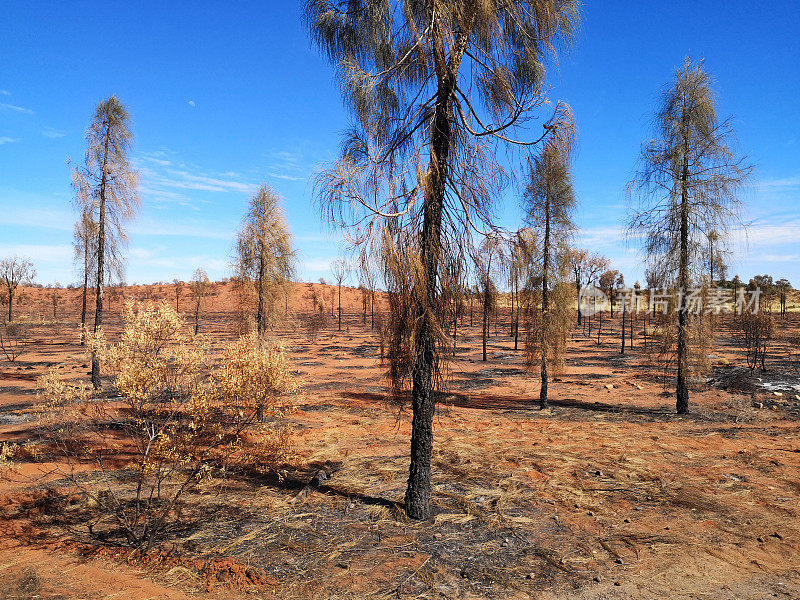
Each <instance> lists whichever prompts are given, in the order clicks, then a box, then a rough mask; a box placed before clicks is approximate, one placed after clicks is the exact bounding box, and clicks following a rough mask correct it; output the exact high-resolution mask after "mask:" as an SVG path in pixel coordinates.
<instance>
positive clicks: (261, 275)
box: [235, 184, 294, 334]
mask: <svg viewBox="0 0 800 600" xmlns="http://www.w3.org/2000/svg"><path fill="white" fill-rule="evenodd" d="M236 250H237V257H236V265H235V268H236V270H237V272H238V276H239V277H240V278H241V279H242V280H243V281H246V282H251V283H252V284H253V286H254V287H255V293H256V301H257V308H256V326H257V328H258V333H261V334H263V333H264V332H265V331H266V329H267V323H268V320H269V317H270V315H271V314H272V313H273V309H274V304H275V302H276V300H277V298H278V291H279V289H280V288H282V287H284V286H288V285H290V282H291V280H292V276H293V274H294V250H293V249H292V236H291V233H290V232H289V225H288V223H287V222H286V218H285V216H284V214H283V208H282V207H281V204H280V197H279V196H278V194H277V193H276V192H275V191H274V190H273V189H271V188H270V187H268V186H267V185H266V184H265V185H262V186H261V187H260V188H259V189H258V191H257V192H256V193H255V194H254V195H253V197H252V198H251V199H250V205H249V207H248V210H247V214H246V215H245V217H244V221H243V223H242V227H241V229H240V231H239V237H238V240H237V245H236Z"/></svg>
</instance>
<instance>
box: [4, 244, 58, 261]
mask: <svg viewBox="0 0 800 600" xmlns="http://www.w3.org/2000/svg"><path fill="white" fill-rule="evenodd" d="M9 254H16V255H18V256H24V257H25V258H29V259H30V260H32V261H33V265H34V267H35V266H36V263H37V262H44V263H63V264H67V265H71V264H72V246H70V245H69V244H57V245H45V244H13V245H12V244H0V256H6V255H9Z"/></svg>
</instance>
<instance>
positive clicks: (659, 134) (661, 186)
mask: <svg viewBox="0 0 800 600" xmlns="http://www.w3.org/2000/svg"><path fill="white" fill-rule="evenodd" d="M711 82H712V81H711V77H710V76H709V74H708V73H706V71H705V69H704V66H703V63H702V61H700V62H698V63H694V62H692V61H691V59H689V58H686V60H685V61H684V64H683V65H682V66H681V67H680V68H678V69H677V70H676V72H675V76H674V79H673V82H672V84H671V85H669V86H668V87H667V88H666V89H665V90H664V92H663V93H662V96H661V101H660V106H659V109H658V113H657V114H656V119H655V137H654V138H653V139H651V140H648V141H647V142H645V143H644V144H643V145H642V150H641V155H640V159H639V160H640V165H639V168H638V170H637V173H636V175H635V177H634V179H633V181H631V182H630V183H629V184H628V193H629V197H630V198H632V199H633V202H634V203H633V206H632V208H631V213H630V221H629V234H630V235H631V236H633V237H636V238H643V239H644V245H645V252H646V254H647V255H648V256H649V257H650V258H651V259H652V258H653V257H656V258H657V259H658V260H659V261H661V262H662V263H663V268H662V270H663V272H665V273H669V275H670V279H672V278H674V279H673V280H674V281H675V282H676V283H677V286H678V289H679V290H680V291H682V292H683V293H680V294H679V298H680V303H679V305H678V307H677V314H678V338H677V339H678V342H677V378H676V397H677V400H676V408H677V412H678V413H679V414H685V413H687V412H689V387H688V381H687V379H688V366H689V331H688V326H689V314H688V306H687V302H686V295H687V294H686V293H687V292H688V287H689V285H690V283H691V280H690V277H691V273H692V272H693V271H695V272H696V271H697V269H698V268H699V267H700V268H701V267H702V258H701V257H698V256H697V254H698V249H699V248H700V247H701V246H700V241H701V239H702V236H703V235H705V233H706V232H709V231H715V232H716V233H717V234H718V235H720V236H722V235H723V234H724V233H725V232H727V231H728V230H729V228H730V226H731V225H732V224H733V223H736V222H738V220H739V210H740V204H741V203H740V200H739V198H738V197H737V193H738V192H739V191H740V190H741V189H742V187H743V186H744V185H745V184H746V182H747V180H748V177H749V174H750V171H751V170H752V168H751V167H750V166H749V165H748V164H746V162H745V159H744V158H737V157H736V156H735V154H734V151H733V149H732V147H731V146H732V143H733V141H734V140H733V136H734V132H733V128H732V126H731V122H730V120H729V119H725V120H720V119H719V118H718V116H717V108H716V105H717V102H716V96H715V94H714V92H713V90H712V88H711Z"/></svg>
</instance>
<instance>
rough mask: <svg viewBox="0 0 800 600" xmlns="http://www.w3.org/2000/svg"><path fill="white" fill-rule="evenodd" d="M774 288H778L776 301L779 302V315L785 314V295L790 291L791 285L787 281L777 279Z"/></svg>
mask: <svg viewBox="0 0 800 600" xmlns="http://www.w3.org/2000/svg"><path fill="white" fill-rule="evenodd" d="M775 287H776V288H778V299H779V301H780V312H781V315H785V314H786V295H787V294H788V293H789V291H790V290H791V289H792V284H791V283H789V280H788V279H785V278H784V279H778V281H776V282H775Z"/></svg>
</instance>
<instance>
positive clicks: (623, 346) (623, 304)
mask: <svg viewBox="0 0 800 600" xmlns="http://www.w3.org/2000/svg"><path fill="white" fill-rule="evenodd" d="M625 304H626V301H625V299H623V300H622V350H621V351H620V354H625V308H626V307H625Z"/></svg>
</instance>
